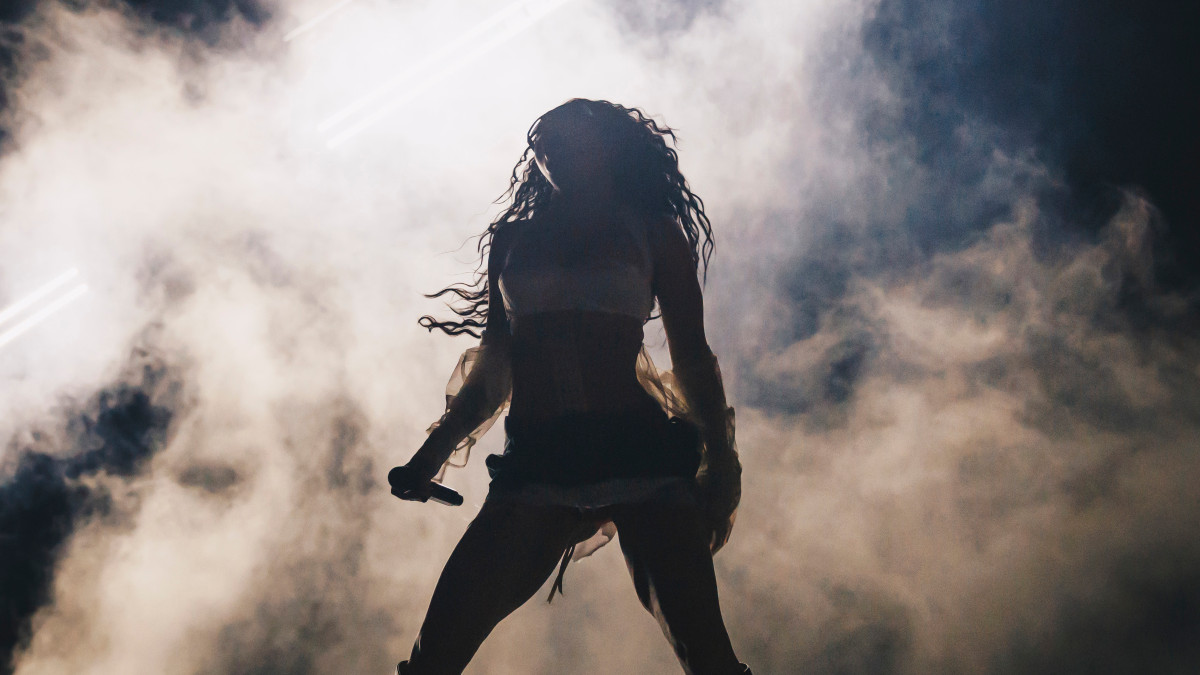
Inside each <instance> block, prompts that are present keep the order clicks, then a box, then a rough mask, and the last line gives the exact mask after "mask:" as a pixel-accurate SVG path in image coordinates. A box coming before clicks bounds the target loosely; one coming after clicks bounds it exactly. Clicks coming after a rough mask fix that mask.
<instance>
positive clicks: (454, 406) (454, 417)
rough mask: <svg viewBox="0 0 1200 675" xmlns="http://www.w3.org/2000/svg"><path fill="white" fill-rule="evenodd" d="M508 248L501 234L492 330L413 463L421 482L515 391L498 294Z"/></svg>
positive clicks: (494, 258) (493, 276)
mask: <svg viewBox="0 0 1200 675" xmlns="http://www.w3.org/2000/svg"><path fill="white" fill-rule="evenodd" d="M508 244H509V236H508V234H507V231H506V230H504V229H500V230H497V231H496V233H495V234H494V235H493V237H492V243H491V247H490V249H489V252H488V316H487V325H486V327H485V328H484V331H483V337H482V338H481V339H480V341H479V349H478V351H477V352H476V354H475V362H474V364H473V365H472V366H471V367H470V371H469V372H468V373H467V376H466V379H465V381H464V382H463V385H462V388H461V389H459V391H458V393H457V395H455V396H454V398H453V399H451V400H450V401H448V402H447V404H446V413H445V414H444V415H443V416H442V418H441V420H439V422H438V424H437V426H436V428H434V429H433V431H432V432H430V434H429V436H428V438H426V439H425V442H424V443H423V444H422V445H421V447H420V449H418V450H417V452H416V454H414V455H413V458H412V459H411V460H409V462H408V466H409V467H411V468H413V469H415V470H416V471H417V473H418V475H420V476H422V477H428V478H432V477H434V476H436V475H437V474H438V472H439V471H440V470H441V467H442V464H444V463H445V462H446V460H447V459H449V457H450V455H451V454H452V453H453V452H454V449H455V448H457V447H458V445H459V444H460V443H461V442H462V440H463V439H464V438H466V437H467V436H468V435H469V434H470V433H471V432H473V431H475V429H476V428H478V427H479V425H481V424H483V423H484V422H486V421H487V420H489V419H491V417H492V415H494V414H495V412H496V410H497V409H499V408H500V406H501V405H503V404H504V402H505V400H507V399H508V396H509V393H510V392H511V390H512V358H511V352H510V346H511V336H510V334H509V327H508V315H507V314H506V313H505V311H504V303H503V301H502V299H501V297H500V291H499V289H498V288H497V282H498V280H499V276H500V268H501V264H502V261H503V260H504V256H505V255H506V254H507V249H508Z"/></svg>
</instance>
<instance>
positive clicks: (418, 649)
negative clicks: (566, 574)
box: [411, 502, 580, 673]
mask: <svg viewBox="0 0 1200 675" xmlns="http://www.w3.org/2000/svg"><path fill="white" fill-rule="evenodd" d="M579 528H580V519H579V516H578V514H577V512H575V511H573V510H572V509H569V508H562V507H544V506H533V505H527V504H516V503H505V502H485V503H484V505H483V508H482V509H480V511H479V514H478V515H477V516H476V517H475V519H474V520H473V521H472V522H471V524H470V526H468V527H467V531H466V532H465V533H464V534H463V536H462V539H461V540H460V541H459V542H458V545H457V546H455V548H454V552H453V553H451V554H450V559H449V560H448V561H447V562H446V566H445V568H444V569H443V570H442V575H441V577H440V578H439V579H438V583H437V586H436V588H435V589H434V592H433V598H432V600H431V601H430V604H429V611H428V612H427V614H426V616H425V621H424V623H423V624H422V626H421V633H420V636H419V637H418V639H417V643H416V645H414V647H413V654H412V658H411V661H412V663H411V667H412V669H413V672H415V673H426V672H428V673H443V672H444V673H458V672H461V670H462V669H463V668H464V667H466V664H467V663H468V662H469V661H470V660H471V657H472V656H473V655H474V654H475V651H476V650H477V649H478V648H479V645H480V644H482V643H483V640H484V638H486V637H487V635H488V633H490V632H491V630H492V629H493V628H494V627H495V626H496V624H497V623H499V622H500V620H501V619H503V618H504V617H506V616H508V615H509V614H510V613H512V612H513V610H515V609H516V608H517V607H520V606H521V605H522V604H524V602H525V601H526V600H528V599H529V598H530V597H531V596H532V595H533V594H534V593H536V592H537V590H538V589H539V588H540V587H541V585H542V584H543V583H544V582H545V581H546V579H547V578H548V577H549V576H550V573H551V572H552V571H553V570H554V566H555V563H557V562H558V560H559V558H560V557H561V556H562V554H563V551H564V549H566V547H567V546H569V545H570V544H571V543H573V539H574V538H575V537H576V536H577V532H578V531H579Z"/></svg>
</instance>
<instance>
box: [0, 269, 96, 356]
mask: <svg viewBox="0 0 1200 675" xmlns="http://www.w3.org/2000/svg"><path fill="white" fill-rule="evenodd" d="M87 290H88V287H87V284H80V285H78V286H76V287H75V288H73V289H71V290H70V291H68V292H67V293H66V295H63V296H60V297H59V298H57V299H56V300H54V302H51V303H50V304H48V305H46V306H45V307H43V308H41V309H39V310H38V311H36V312H34V313H33V314H31V315H29V317H27V318H26V319H25V320H24V321H22V322H20V323H18V324H17V325H15V326H13V327H12V328H9V329H8V330H7V331H5V332H4V333H0V347H3V346H4V345H6V344H8V343H9V342H12V341H13V340H15V339H17V338H18V337H20V336H21V334H22V333H24V332H25V331H27V330H29V329H30V328H33V327H34V326H36V325H38V324H39V323H41V322H42V321H43V320H44V319H45V318H46V317H48V316H50V315H51V314H53V313H55V312H57V311H58V310H60V309H62V308H63V307H66V306H67V303H69V302H71V301H72V300H74V299H75V298H78V297H79V296H81V295H83V294H84V293H87ZM6 311H7V310H6Z"/></svg>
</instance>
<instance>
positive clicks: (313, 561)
mask: <svg viewBox="0 0 1200 675" xmlns="http://www.w3.org/2000/svg"><path fill="white" fill-rule="evenodd" d="M548 4H549V3H546V2H532V3H527V4H526V5H525V6H522V7H518V8H517V9H516V10H514V11H513V12H512V13H511V14H509V15H503V16H501V17H499V18H495V20H494V21H493V22H492V23H490V24H485V22H486V21H488V20H489V17H496V12H498V11H500V10H501V9H502V8H503V7H504V5H503V4H501V3H494V2H484V1H483V0H445V1H442V2H438V3H433V2H417V1H415V0H354V1H353V2H350V3H346V4H344V5H339V4H338V3H337V2H336V0H303V1H296V2H287V3H265V4H264V3H258V2H250V1H249V0H240V1H237V2H229V1H225V2H222V1H219V0H209V1H204V0H192V1H191V2H183V1H181V0H180V1H167V0H138V1H134V0H123V1H122V2H115V1H114V2H104V3H102V2H91V3H89V2H75V3H61V2H52V1H50V0H46V1H43V2H32V1H31V2H25V3H14V4H12V5H10V6H9V7H8V9H5V10H3V12H0V21H4V22H6V23H4V24H3V27H4V28H3V36H2V37H0V50H2V51H0V57H3V58H0V69H2V70H3V75H4V81H5V83H6V85H5V88H4V90H3V92H4V99H5V100H4V104H5V108H4V110H3V113H2V117H0V126H2V127H3V128H4V130H5V132H6V134H7V135H6V137H5V141H4V143H5V146H4V150H3V154H0V253H3V259H4V260H5V264H4V265H3V267H0V305H3V306H8V305H9V303H11V302H15V301H17V300H19V299H20V298H22V297H24V296H26V295H27V294H28V293H30V292H31V291H33V290H34V289H36V288H37V287H39V286H40V285H41V284H43V283H45V282H46V281H48V280H50V279H52V278H53V277H55V276H56V275H58V274H60V273H62V272H63V271H65V270H67V269H70V268H76V269H78V273H79V274H78V278H77V280H75V281H73V282H72V284H74V283H86V284H87V285H88V292H87V293H86V294H84V295H83V296H81V297H79V298H78V299H76V300H74V301H73V302H72V303H70V304H69V305H67V306H66V307H65V308H64V309H63V310H61V311H60V312H58V313H56V314H54V315H53V316H52V317H50V318H49V319H47V320H46V321H44V322H42V323H40V324H39V325H37V326H36V327H34V328H33V329H31V330H30V331H29V332H27V333H25V334H24V335H22V336H20V337H18V338H16V339H14V340H13V341H12V342H10V343H8V344H6V345H4V346H3V347H0V406H3V408H2V409H0V410H2V413H3V414H0V433H3V434H4V437H6V438H8V439H10V440H9V442H8V443H7V444H5V446H4V448H3V450H0V452H2V453H3V454H2V455H0V550H2V551H3V555H0V603H3V605H2V608H0V617H4V616H7V617H11V620H9V619H5V621H7V623H6V624H4V625H3V626H0V646H3V648H5V649H8V648H10V647H11V648H12V649H13V651H12V659H13V661H12V669H13V670H14V671H15V672H16V673H19V674H21V675H35V674H38V675H40V674H43V673H46V674H50V673H62V672H72V673H83V674H85V673H95V674H101V673H105V674H108V673H132V674H140V673H146V674H157V673H271V674H273V673H279V674H283V673H288V674H291V673H295V674H300V673H339V672H377V673H381V674H382V673H386V672H389V669H390V668H392V667H394V663H395V661H397V660H399V659H400V658H402V657H404V656H405V655H406V654H407V652H408V650H409V648H410V646H411V642H412V640H413V638H414V637H415V635H416V631H417V628H418V626H419V623H420V621H421V618H422V614H423V611H424V608H425V606H426V604H427V602H428V599H429V596H430V594H431V593H432V590H433V585H434V582H435V581H436V578H437V574H438V572H439V571H440V568H441V565H442V564H443V562H444V561H445V559H446V557H447V556H448V555H449V552H450V549H451V548H452V546H453V545H454V543H455V542H456V541H457V538H458V537H459V536H460V535H461V533H462V531H463V529H464V528H465V525H466V523H467V522H468V521H469V519H470V518H471V517H472V516H473V514H474V512H475V511H476V510H477V508H478V505H479V504H480V503H481V502H482V500H483V498H484V496H485V495H486V490H487V474H486V470H485V468H484V467H483V464H482V455H483V454H485V453H488V452H495V451H497V450H498V449H499V448H500V442H501V439H500V429H499V428H496V429H495V430H494V431H492V432H491V433H490V434H489V435H488V436H487V437H486V438H485V439H484V441H483V442H482V443H481V446H480V448H477V450H476V454H475V457H474V459H473V461H472V462H471V464H470V465H469V466H468V467H467V468H466V469H462V470H457V471H453V472H452V473H451V474H450V475H449V477H448V479H447V482H448V484H450V485H451V486H453V487H455V488H456V489H458V490H460V491H461V492H462V493H463V494H464V496H465V497H466V501H467V503H466V505H465V506H463V507H461V508H457V509H453V508H445V507H441V506H438V505H417V504H412V503H401V502H399V501H398V500H396V499H395V498H393V497H391V496H390V495H389V494H388V492H387V490H386V488H385V485H384V480H383V478H384V476H385V475H386V472H387V469H388V468H390V467H391V466H393V465H395V464H398V463H402V462H404V461H406V460H407V459H408V457H409V456H410V454H411V452H412V451H413V450H414V449H415V448H416V447H417V446H418V445H419V444H420V442H421V441H422V440H423V438H424V429H425V428H426V426H427V425H428V424H429V423H430V422H432V421H433V420H434V419H436V418H437V417H438V415H439V414H440V409H441V407H442V403H443V397H442V391H443V387H444V385H445V380H446V377H448V376H449V374H450V371H451V369H452V367H453V366H454V363H455V359H456V358H457V355H458V354H459V353H460V352H461V351H462V350H463V349H465V348H467V347H469V346H471V340H470V339H467V338H457V339H452V338H447V337H444V336H439V335H431V334H429V333H427V332H426V331H425V330H424V329H422V328H421V327H420V326H418V325H417V318H418V317H419V316H421V315H422V314H426V313H444V312H445V310H443V309H442V308H441V307H440V305H439V304H438V302H436V301H430V300H427V299H425V298H423V297H422V295H421V294H422V293H426V292H430V291H433V290H436V289H438V288H441V287H443V286H445V285H446V284H447V283H449V282H452V281H456V280H464V279H468V278H469V274H470V271H471V269H472V267H473V265H474V262H475V257H474V256H473V252H474V247H473V243H466V244H465V245H464V242H465V241H466V240H467V238H468V237H470V236H472V235H475V234H478V233H479V232H481V231H482V229H483V228H484V227H485V226H486V224H487V222H488V220H489V219H490V218H491V217H492V216H493V215H494V214H495V213H496V212H497V207H496V206H495V205H493V204H492V203H491V202H492V200H493V199H495V198H496V196H497V195H499V194H500V193H501V192H502V190H503V189H504V188H505V187H506V185H507V178H508V175H509V173H510V172H511V170H512V166H513V164H514V162H516V160H517V158H518V157H519V155H520V153H521V151H522V149H523V146H524V138H525V131H526V129H527V127H528V125H529V124H530V123H531V122H532V121H533V119H535V118H536V117H537V116H538V115H539V114H541V113H542V112H544V111H546V110H547V109H549V108H551V107H553V106H555V105H557V104H558V103H560V102H562V101H564V100H566V99H568V98H571V97H576V96H583V97H589V98H606V99H610V100H614V101H618V102H621V103H624V104H626V105H636V106H638V107H641V108H642V109H644V110H645V111H646V112H647V113H649V114H652V115H654V116H655V117H656V118H657V119H659V120H660V121H663V122H665V123H667V124H668V125H670V126H672V127H674V128H675V129H676V130H677V132H678V135H679V137H680V139H681V140H680V145H679V150H680V155H681V167H682V169H683V171H684V172H685V174H686V175H687V177H688V179H689V180H690V182H691V185H692V187H693V189H695V191H696V192H697V193H698V194H699V195H700V196H701V197H702V198H703V199H704V200H705V205H706V207H707V209H708V213H709V216H710V217H711V219H712V221H713V224H714V231H715V233H716V252H715V255H714V257H713V262H712V267H711V271H710V274H709V276H708V284H707V287H706V303H707V306H706V310H707V316H706V323H707V327H708V332H709V339H710V343H711V344H712V346H713V348H714V350H715V351H716V353H717V354H718V356H719V358H720V359H721V363H722V369H723V371H724V373H725V377H726V385H727V388H728V391H729V396H730V399H731V402H732V404H733V405H734V406H736V408H737V411H738V425H739V426H738V443H739V447H740V450H741V453H742V459H743V463H744V465H745V477H744V497H743V505H742V509H741V511H740V512H739V516H738V521H737V527H736V528H735V530H734V533H733V538H732V540H731V543H730V544H729V545H728V547H727V548H726V549H724V550H723V551H722V552H721V553H720V554H719V555H718V556H717V558H716V566H717V573H718V582H719V585H720V590H721V593H722V602H723V606H724V609H725V615H726V619H727V623H728V626H729V631H730V634H731V636H732V639H733V642H734V646H735V648H736V649H737V651H738V654H739V656H740V657H741V658H742V660H743V661H745V662H747V663H748V664H750V665H751V666H752V667H753V668H754V669H755V672H756V673H765V674H767V675H771V674H774V673H800V672H804V673H830V674H832V673H839V674H841V673H846V674H852V673H1006V674H1007V673H1028V672H1062V673H1071V672H1080V673H1084V672H1088V673H1094V672H1129V673H1134V672H1138V673H1145V672H1162V673H1176V672H1178V673H1183V672H1193V671H1194V670H1195V668H1196V666H1197V665H1198V664H1200V641H1198V640H1197V639H1196V638H1197V636H1198V630H1200V629H1198V626H1200V574H1198V573H1197V570H1200V543H1198V542H1200V537H1198V536H1197V535H1198V534H1200V522H1198V521H1200V509H1198V508H1197V504H1198V499H1200V490H1198V489H1197V488H1196V487H1195V485H1194V483H1195V481H1194V480H1193V479H1192V477H1193V476H1195V475H1200V474H1197V471H1198V470H1200V458H1198V457H1197V453H1196V450H1197V447H1196V444H1197V442H1196V440H1195V439H1196V437H1197V436H1196V434H1197V432H1198V431H1200V429H1198V427H1200V393H1198V392H1200V386H1198V385H1200V344H1198V342H1197V340H1196V338H1195V335H1196V332H1195V328H1196V325H1195V324H1196V321H1195V318H1194V317H1195V316H1196V313H1195V306H1196V294H1195V283H1194V279H1195V276H1196V275H1195V274H1194V273H1193V272H1191V271H1190V270H1191V265H1190V261H1191V260H1194V257H1193V255H1192V254H1193V253H1194V252H1195V250H1196V249H1195V248H1193V247H1194V245H1195V242H1196V238H1195V236H1194V234H1192V233H1193V232H1194V231H1195V228H1194V227H1192V225H1193V223H1194V220H1192V219H1193V217H1194V216H1195V214H1196V213H1197V211H1196V209H1195V198H1194V197H1189V196H1187V195H1185V194H1183V192H1184V190H1185V188H1186V187H1187V186H1189V185H1190V181H1192V180H1194V178H1187V176H1189V175H1190V176H1193V177H1194V175H1195V174H1194V173H1188V171H1187V167H1188V166H1189V165H1188V164H1187V162H1192V163H1193V164H1194V161H1195V155H1194V154H1190V153H1189V151H1188V149H1189V148H1193V147H1195V134H1194V130H1193V131H1192V132H1191V133H1192V135H1191V136H1186V135H1185V136H1176V137H1173V138H1175V139H1176V140H1174V141H1164V140H1163V136H1164V135H1165V134H1166V133H1167V132H1169V131H1173V130H1174V129H1176V127H1173V126H1171V125H1172V124H1177V123H1178V124H1183V123H1184V122H1181V120H1183V121H1187V120H1192V119H1195V118H1194V116H1191V115H1189V113H1188V111H1189V110H1190V108H1189V106H1192V107H1194V105H1195V104H1193V103H1191V101H1192V100H1193V98H1195V97H1190V92H1192V91H1194V88H1195V84H1194V83H1191V82H1190V80H1187V79H1186V78H1185V77H1184V75H1180V80H1179V82H1181V83H1183V84H1180V85H1179V87H1177V88H1174V89H1172V88H1171V86H1169V85H1170V84H1171V82H1172V80H1171V73H1175V72H1176V70H1175V66H1176V65H1178V72H1179V73H1184V74H1186V72H1188V71H1187V69H1188V68H1192V69H1194V68H1195V66H1194V65H1191V66H1189V65H1187V63H1193V62H1192V61H1187V62H1186V63H1183V64H1182V65H1179V64H1166V63H1164V64H1159V63H1157V62H1155V61H1153V59H1166V58H1170V57H1173V56H1177V55H1180V54H1182V53H1183V52H1182V48H1176V47H1174V46H1172V45H1174V44H1175V43H1174V42H1171V39H1173V38H1174V37H1177V32H1178V31H1179V29H1178V28H1177V27H1176V26H1177V25H1178V24H1179V23H1180V20H1179V17H1177V16H1172V15H1169V14H1168V13H1165V12H1159V11H1157V10H1156V11H1150V10H1135V9H1130V8H1129V7H1126V6H1124V5H1122V4H1121V3H1118V2H1115V1H1110V0H1105V2H1102V3H1097V4H1096V6H1095V7H1096V9H1095V13H1094V14H1089V13H1087V12H1084V11H1081V10H1076V9H1073V8H1071V7H1069V6H1068V5H1066V4H1065V3H1045V7H1044V9H1040V10H1031V9H1013V10H1004V9H1001V8H1000V7H1001V4H1002V3H998V2H993V1H992V0H973V1H972V2H965V3H964V2H957V3H956V2H951V1H950V0H930V1H929V2H923V3H920V2H910V1H906V0H895V1H892V0H803V1H796V2H779V1H777V0H725V1H724V2H720V1H717V0H713V1H705V2H673V1H669V0H659V1H658V2H651V3H641V2H633V1H628V0H568V1H567V2H564V3H562V4H561V6H558V7H556V8H554V9H553V11H551V12H549V13H547V14H545V16H540V15H539V13H540V12H542V11H543V10H545V9H547V8H548ZM331 8H337V9H336V11H335V12H334V13H332V14H329V15H328V16H327V18H325V19H324V20H323V21H320V22H319V23H316V24H310V23H308V22H310V21H311V20H312V19H314V18H316V17H319V16H321V15H322V13H323V12H325V11H326V10H329V9H331ZM1180 12H1181V14H1180V16H1183V14H1182V12H1183V11H1182V10H1180ZM533 19H536V22H533V23H530V21H532V20H533ZM1139 22H1140V23H1139ZM481 25H485V27H486V30H473V29H475V28H477V27H479V26H481ZM1185 25H1186V24H1185ZM1193 25H1194V24H1193ZM1126 26H1128V27H1129V28H1128V30H1127V29H1126V28H1125V27H1126ZM301 28H303V30H302V31H298V30H297V29H301ZM464 36H465V37H464ZM460 38H464V39H460ZM456 40H458V41H457V42H456ZM1105 45H1107V46H1109V47H1110V48H1109V49H1105V48H1104V46H1105ZM1143 45H1148V46H1147V47H1146V48H1145V49H1144V50H1143V49H1141V47H1142V46H1143ZM1122 50H1124V51H1122ZM1110 52H1111V53H1114V54H1116V55H1118V56H1119V55H1121V54H1141V55H1142V56H1139V57H1136V58H1134V57H1130V59H1126V60H1122V59H1120V58H1118V56H1110V55H1108V54H1109V53H1110ZM1097 55H1100V56H1097ZM1092 57H1095V59H1093V58H1092ZM1196 62H1200V60H1197V61H1196ZM1181 63H1182V61H1181ZM1081 73H1088V74H1087V75H1081ZM1095 73H1101V74H1102V75H1103V77H1101V76H1100V75H1096V74H1095ZM1143 73H1151V74H1154V75H1155V77H1158V76H1161V81H1160V80H1156V79H1155V77H1142V76H1141V74H1143ZM1097 80H1099V81H1101V82H1104V83H1108V85H1110V86H1101V85H1100V84H1097ZM363 97H367V98H366V99H364V98H363ZM1138 100H1141V101H1148V102H1150V103H1153V104H1155V105H1148V106H1146V110H1142V109H1141V108H1140V107H1139V106H1138V105H1136V104H1135V103H1131V102H1130V101H1138ZM1195 100H1196V101H1200V98H1195ZM357 101H364V103H363V105H362V106H360V107H356V108H352V109H350V110H349V113H348V114H349V117H347V118H346V119H344V120H343V119H341V118H339V117H337V115H338V114H339V113H340V112H341V111H344V110H347V109H348V106H352V105H353V104H355V103H356V102H357ZM1080 101H1083V102H1088V104H1087V105H1085V104H1084V103H1081V102H1080ZM1158 104H1162V105H1158ZM1130 111H1134V112H1130ZM373 115H374V117H372V116H373ZM359 121H371V122H372V124H370V125H369V126H365V127H364V128H362V129H361V130H358V129H357V128H355V127H354V126H353V125H354V124H355V122H359ZM1156 129H1157V130H1161V131H1162V133H1157V132H1156V131H1155V130H1156ZM344 132H345V133H344ZM339 134H343V135H339ZM348 134H352V135H348ZM331 144H332V145H334V146H335V147H330V145H331ZM1189 194H1190V193H1189ZM7 328H8V325H0V331H3V330H6V329H7ZM662 339H663V338H662V332H661V327H659V326H658V325H657V323H656V324H651V325H650V326H648V327H647V342H648V343H649V344H650V345H651V347H652V350H653V353H654V354H655V355H656V357H657V358H660V359H661V360H662V361H663V363H662V364H661V365H664V366H665V365H667V360H666V357H665V353H664V350H663V349H662ZM539 597H540V596H539ZM14 645H15V646H14ZM677 670H678V667H677V666H676V665H675V661H674V657H673V655H672V653H671V650H670V648H669V646H668V645H667V643H666V641H665V640H664V639H663V637H662V636H661V634H660V633H659V631H658V629H657V626H656V625H655V623H654V621H653V619H652V617H650V616H649V615H648V614H647V613H645V612H644V611H643V610H642V609H641V608H640V607H639V606H638V604H637V600H636V597H635V596H634V593H633V588H632V584H631V583H630V582H629V580H628V577H627V574H626V572H625V570H624V564H623V561H622V560H621V557H620V552H619V550H618V548H617V547H615V546H610V547H607V548H605V549H602V550H601V551H600V552H599V553H597V554H596V555H595V556H593V557H592V558H589V559H587V560H585V561H584V562H582V563H581V564H578V565H573V566H572V568H571V569H570V570H569V572H568V575H567V579H566V595H565V596H564V597H562V598H560V599H557V600H556V601H555V602H554V603H553V604H552V605H550V606H547V605H546V604H545V603H542V602H539V601H537V600H535V601H533V602H531V603H530V604H529V605H527V606H526V607H523V608H522V609H520V610H519V611H518V612H517V613H516V614H515V615H513V616H512V617H511V618H509V619H508V620H506V621H505V622H504V623H503V624H502V625H501V626H500V628H499V629H497V631H496V632H495V633H494V634H493V636H492V637H491V638H490V639H489V640H488V642H486V643H485V644H484V646H483V648H482V650H481V652H480V654H479V655H478V657H477V658H476V660H475V662H474V663H473V664H472V666H471V668H470V669H469V670H468V672H470V673H480V674H502V673H547V674H550V673H553V674H556V675H557V674H563V673H571V674H576V673H578V674H580V675H584V674H587V673H605V672H625V673H660V672H662V673H667V672H677Z"/></svg>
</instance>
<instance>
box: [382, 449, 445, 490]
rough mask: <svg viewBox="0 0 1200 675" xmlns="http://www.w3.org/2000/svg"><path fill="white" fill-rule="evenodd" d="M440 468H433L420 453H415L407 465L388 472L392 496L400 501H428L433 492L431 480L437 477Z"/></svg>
mask: <svg viewBox="0 0 1200 675" xmlns="http://www.w3.org/2000/svg"><path fill="white" fill-rule="evenodd" d="M440 468H441V467H440V466H434V465H433V463H432V462H430V461H428V460H427V458H426V457H425V456H424V455H423V454H422V453H421V452H420V451H417V453H416V454H415V455H413V457H412V459H410V460H408V463H407V464H404V465H401V466H398V467H396V468H394V469H392V470H391V471H390V472H388V483H389V484H390V485H391V486H392V494H394V495H396V496H397V497H400V498H401V499H411V500H413V501H420V502H425V501H429V497H430V495H431V493H432V491H433V478H434V477H435V476H437V473H438V470H439V469H440Z"/></svg>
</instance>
